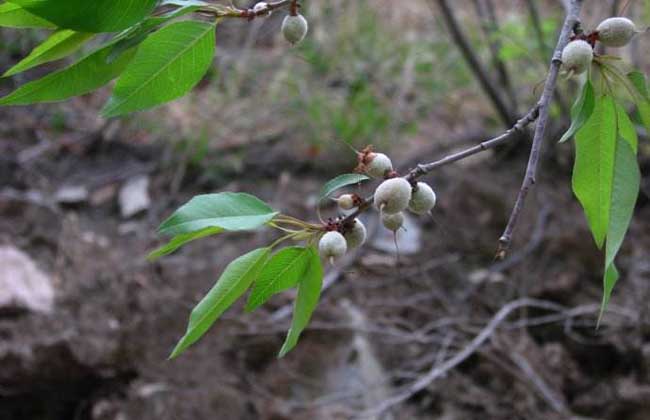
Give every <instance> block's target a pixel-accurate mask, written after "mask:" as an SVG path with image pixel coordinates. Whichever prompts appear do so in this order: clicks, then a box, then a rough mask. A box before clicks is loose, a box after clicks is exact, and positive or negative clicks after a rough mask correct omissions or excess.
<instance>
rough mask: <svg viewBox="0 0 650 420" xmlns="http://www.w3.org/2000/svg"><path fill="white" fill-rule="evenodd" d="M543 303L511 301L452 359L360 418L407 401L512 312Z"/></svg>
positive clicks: (471, 350)
mask: <svg viewBox="0 0 650 420" xmlns="http://www.w3.org/2000/svg"><path fill="white" fill-rule="evenodd" d="M544 303H545V302H544V301H538V300H536V299H528V298H523V299H518V300H515V301H512V302H510V303H508V304H507V305H505V306H503V307H502V308H501V309H500V310H499V312H497V313H496V315H494V317H493V318H492V319H491V320H490V322H488V324H487V325H486V326H485V327H484V328H483V329H482V330H481V332H480V333H479V334H478V335H477V336H476V337H474V339H473V340H472V341H471V342H470V343H469V344H467V346H465V347H464V348H463V350H461V351H460V352H459V353H457V354H456V355H455V356H454V357H452V358H450V359H448V360H447V361H445V362H444V363H441V364H434V365H433V367H432V368H431V370H429V372H428V373H427V374H426V375H424V376H422V377H421V378H420V379H418V380H417V381H415V382H414V383H413V384H411V385H410V386H408V387H407V388H406V390H404V391H403V392H401V393H400V394H397V395H395V396H393V397H391V398H389V399H387V400H385V401H383V402H382V403H381V404H379V405H378V406H377V407H375V408H374V409H372V410H370V411H368V412H366V413H363V415H362V416H361V417H362V418H367V417H373V416H379V415H380V414H381V413H383V412H385V411H386V410H388V409H390V408H391V407H394V406H395V405H397V404H400V403H402V402H404V401H406V400H408V399H409V398H411V397H412V396H413V395H415V394H417V393H418V392H420V391H422V390H423V389H425V388H427V387H428V386H429V385H431V383H433V382H434V381H435V380H436V379H439V378H441V377H443V376H445V375H446V374H447V373H448V372H449V371H451V370H452V369H454V368H455V367H456V366H458V365H460V364H461V363H463V362H464V361H465V360H467V359H468V358H469V357H470V356H471V355H473V354H474V353H475V352H476V351H477V350H478V349H479V348H480V347H481V346H482V345H483V344H484V343H485V342H486V341H487V340H488V339H489V338H490V337H491V336H492V334H494V332H495V331H496V329H497V328H498V327H499V325H501V323H502V322H503V321H505V320H506V319H507V318H508V316H509V315H510V314H511V313H512V312H514V311H516V310H518V309H521V308H524V307H527V306H532V307H538V306H543V304H544Z"/></svg>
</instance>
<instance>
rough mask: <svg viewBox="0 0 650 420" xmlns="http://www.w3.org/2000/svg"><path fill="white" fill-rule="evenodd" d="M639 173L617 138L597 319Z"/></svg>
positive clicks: (613, 280)
mask: <svg viewBox="0 0 650 420" xmlns="http://www.w3.org/2000/svg"><path fill="white" fill-rule="evenodd" d="M640 186H641V171H640V170H639V164H638V162H637V159H636V152H635V150H634V149H632V147H631V146H630V144H629V142H628V141H626V140H624V139H622V138H619V139H618V141H617V143H616V160H615V164H614V178H613V187H612V200H611V202H612V208H611V211H610V220H609V229H608V231H607V244H606V246H605V278H604V290H603V303H602V306H601V310H600V312H601V316H602V313H603V312H604V311H605V309H606V307H607V303H608V302H609V298H610V296H611V294H612V289H613V288H614V285H615V284H616V280H617V279H618V274H617V273H616V275H614V274H615V272H616V269H615V268H614V259H615V258H616V255H617V254H618V251H619V250H620V249H621V245H622V244H623V239H624V238H625V234H626V233H627V230H628V228H629V227H630V222H631V221H632V215H633V213H634V206H635V205H636V200H637V197H638V196H639V188H640Z"/></svg>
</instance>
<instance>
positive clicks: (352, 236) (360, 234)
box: [343, 219, 368, 249]
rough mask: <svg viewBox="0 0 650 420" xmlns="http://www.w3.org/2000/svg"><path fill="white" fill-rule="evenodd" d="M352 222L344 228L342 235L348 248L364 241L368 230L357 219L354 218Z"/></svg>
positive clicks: (359, 244)
mask: <svg viewBox="0 0 650 420" xmlns="http://www.w3.org/2000/svg"><path fill="white" fill-rule="evenodd" d="M352 223H353V224H352V225H351V226H350V227H349V228H348V229H346V231H345V233H344V234H343V237H345V240H346V241H347V245H348V249H352V248H357V247H359V246H361V245H363V244H364V243H365V242H366V237H367V235H368V232H367V230H366V227H365V225H364V224H363V223H362V222H361V220H359V219H354V221H353V222H352Z"/></svg>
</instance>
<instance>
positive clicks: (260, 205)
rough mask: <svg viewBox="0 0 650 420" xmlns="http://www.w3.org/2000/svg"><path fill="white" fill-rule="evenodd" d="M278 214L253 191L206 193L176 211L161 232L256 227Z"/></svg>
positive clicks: (179, 233) (183, 232)
mask: <svg viewBox="0 0 650 420" xmlns="http://www.w3.org/2000/svg"><path fill="white" fill-rule="evenodd" d="M277 214H278V213H277V212H276V211H274V210H273V209H272V208H271V207H269V206H268V205H267V204H266V203H264V202H263V201H261V200H259V199H258V198H256V197H254V196H252V195H250V194H245V193H231V192H225V193H218V194H204V195H198V196H196V197H194V198H192V199H191V200H190V201H189V202H188V203H187V204H185V205H183V206H182V207H180V208H179V209H178V210H176V211H175V212H174V214H172V215H171V216H170V217H169V218H168V219H167V220H165V221H164V222H163V223H162V224H161V225H160V227H159V228H158V231H159V232H160V233H161V234H164V235H182V234H186V233H195V232H198V231H200V230H203V229H205V228H221V229H224V230H229V231H239V230H252V229H257V228H259V227H261V226H263V225H265V224H266V223H267V222H269V221H270V220H271V219H273V217H274V216H276V215H277Z"/></svg>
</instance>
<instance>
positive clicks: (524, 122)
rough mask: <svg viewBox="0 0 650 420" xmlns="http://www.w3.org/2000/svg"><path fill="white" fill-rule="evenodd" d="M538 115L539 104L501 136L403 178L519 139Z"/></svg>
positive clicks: (352, 216)
mask: <svg viewBox="0 0 650 420" xmlns="http://www.w3.org/2000/svg"><path fill="white" fill-rule="evenodd" d="M538 114H539V104H537V105H535V106H534V107H533V108H532V109H531V110H530V111H528V113H526V115H524V116H523V117H522V118H520V119H519V120H518V121H517V122H516V123H515V125H513V126H512V127H511V128H510V129H509V130H507V131H506V132H504V133H503V134H501V135H499V136H496V137H493V138H491V139H489V140H486V141H484V142H481V143H479V144H477V145H476V146H472V147H469V148H467V149H464V150H461V151H460V152H456V153H453V154H451V155H448V156H445V157H444V158H442V159H439V160H436V161H434V162H431V163H427V164H419V165H417V166H416V167H415V168H413V169H411V171H409V173H408V174H407V175H406V176H404V178H406V180H408V181H409V182H414V181H415V180H416V179H418V178H419V177H421V176H422V175H426V174H428V173H429V172H431V171H433V170H434V169H437V168H440V167H441V166H445V165H449V164H450V163H454V162H457V161H459V160H463V159H465V158H468V157H470V156H472V155H475V154H477V153H481V152H484V151H486V150H490V149H494V148H495V147H497V146H500V145H502V144H505V143H507V142H509V141H511V140H513V139H520V138H521V134H522V133H523V132H524V129H525V128H526V127H527V126H528V125H530V124H531V123H532V122H533V121H535V120H536V119H537V116H538ZM372 200H373V196H369V197H367V198H366V199H365V200H363V203H361V205H360V206H359V207H357V209H356V210H355V211H354V212H353V213H351V214H349V215H348V216H346V217H345V219H343V220H342V221H341V224H342V225H343V226H345V225H346V224H348V223H350V222H352V220H354V219H355V218H356V217H357V216H358V215H360V214H361V213H363V212H364V211H366V210H368V209H369V208H370V207H371V206H372Z"/></svg>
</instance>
